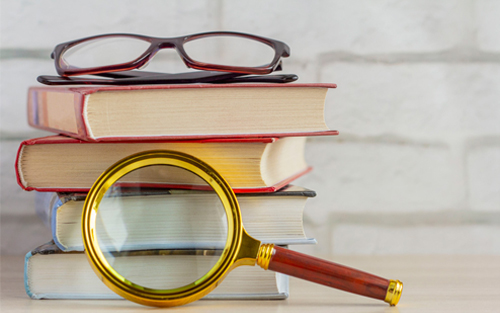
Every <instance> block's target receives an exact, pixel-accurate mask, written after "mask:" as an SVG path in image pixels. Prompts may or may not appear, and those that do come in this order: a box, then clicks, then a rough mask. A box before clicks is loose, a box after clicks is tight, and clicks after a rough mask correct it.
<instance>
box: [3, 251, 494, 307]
mask: <svg viewBox="0 0 500 313" xmlns="http://www.w3.org/2000/svg"><path fill="white" fill-rule="evenodd" d="M327 259H330V260H332V261H334V262H337V263H340V264H344V265H347V266H350V267H354V268H358V269H361V270H364V271H368V272H371V273H373V274H376V275H379V276H382V277H385V278H388V279H398V280H401V281H402V282H403V284H404V288H403V294H402V296H401V300H400V302H399V304H398V305H397V306H396V307H390V306H388V305H387V304H386V303H384V302H382V301H377V300H373V299H369V298H364V297H360V296H356V295H352V294H348V293H345V292H342V291H338V290H334V289H330V288H327V287H324V286H320V285H316V284H313V283H309V282H306V281H302V280H299V279H295V278H291V279H290V297H289V298H288V299H287V300H268V301H256V300H246V301H220V300H201V301H197V302H195V303H191V304H188V305H186V306H183V307H176V308H170V309H164V310H176V312H258V313H265V312H287V313H288V312H292V313H293V312H310V313H312V312H330V313H331V312H336V313H342V312H370V313H376V312H385V313H396V312H401V313H407V312H454V313H457V312H500V256H481V255H477V256H443V255H440V256H432V255H429V256H408V255H405V256H335V257H327ZM0 264H1V278H0V283H1V296H0V308H1V312H6V313H7V312H9V313H10V312H68V311H71V312H93V313H98V312H115V311H116V312H118V311H119V312H123V313H127V312H143V311H147V310H151V308H147V307H143V306H140V305H137V304H134V303H131V302H128V301H125V300H78V301H76V300H31V299H30V298H29V297H28V296H27V295H26V293H25V291H24V285H23V266H24V256H2V257H1V259H0Z"/></svg>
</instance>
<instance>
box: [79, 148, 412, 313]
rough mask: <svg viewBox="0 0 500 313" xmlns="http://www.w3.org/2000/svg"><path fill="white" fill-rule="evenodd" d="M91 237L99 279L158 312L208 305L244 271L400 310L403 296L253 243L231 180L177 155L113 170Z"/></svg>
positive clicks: (95, 208) (358, 274) (134, 159)
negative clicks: (257, 270)
mask: <svg viewBox="0 0 500 313" xmlns="http://www.w3.org/2000/svg"><path fill="white" fill-rule="evenodd" d="M173 187H175V189H173ZM82 232H83V242H84V247H85V252H86V254H87V258H88V260H89V262H90V264H91V266H92V268H93V270H94V271H95V273H96V274H97V275H98V276H99V278H100V279H101V280H102V281H103V282H104V283H105V284H106V285H107V286H108V287H109V288H110V289H112V290H113V291H114V292H116V293H117V294H118V295H120V296H122V297H123V298H125V299H128V300H131V301H134V302H137V303H140V304H143V305H148V306H159V307H170V306H178V305H183V304H187V303H190V302H192V301H195V300H198V299H200V298H202V297H204V296H205V295H207V294H208V293H210V292H211V291H212V290H213V289H214V288H216V287H217V285H219V284H220V283H221V282H222V280H223V278H224V277H225V276H226V275H227V274H228V273H229V272H230V271H231V270H233V269H234V268H236V267H238V266H242V265H252V266H253V265H255V264H257V265H259V266H260V267H262V268H263V269H265V270H272V271H277V272H280V273H283V274H287V275H290V276H294V277H298V278H302V279H306V280H309V281H312V282H316V283H319V284H322V285H326V286H329V287H333V288H337V289H341V290H344V291H347V292H352V293H355V294H359V295H363V296H367V297H371V298H375V299H380V300H383V301H385V302H387V303H389V304H390V305H396V304H397V303H398V301H399V298H400V297H401V292H402V289H403V284H402V283H401V282H400V281H397V280H388V279H385V278H381V277H378V276H375V275H372V274H368V273H365V272H362V271H359V270H356V269H353V268H349V267H346V266H343V265H340V264H336V263H332V262H329V261H325V260H321V259H318V258H315V257H311V256H308V255H305V254H302V253H298V252H295V251H291V250H288V249H286V248H282V247H278V246H275V245H274V244H269V243H266V244H262V243H261V242H260V241H259V240H256V239H254V238H252V237H251V236H250V235H248V234H247V232H246V231H245V229H244V227H243V223H242V218H241V213H240V208H239V205H238V201H237V199H236V196H235V194H234V192H233V191H232V189H231V187H230V185H229V184H228V183H227V182H226V181H225V179H224V178H223V177H222V176H221V175H220V174H219V173H218V172H217V171H216V170H214V169H213V168H212V167H211V166H210V165H208V164H207V163H205V162H203V161H201V160H200V159H198V158H195V157H193V156H191V155H188V154H184V153H180V152H176V151H168V150H154V151H145V152H141V153H137V154H134V155H131V156H129V157H127V158H125V159H122V160H121V161H119V162H117V163H115V164H114V165H112V166H111V167H110V168H108V169H107V170H106V171H105V172H104V173H103V174H102V175H101V176H100V177H99V178H98V179H97V181H96V182H95V183H94V185H93V186H92V188H91V190H90V192H89V194H88V195H87V198H86V200H85V205H84V209H83V214H82ZM242 284H244V282H242Z"/></svg>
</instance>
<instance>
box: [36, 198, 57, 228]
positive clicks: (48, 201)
mask: <svg viewBox="0 0 500 313" xmlns="http://www.w3.org/2000/svg"><path fill="white" fill-rule="evenodd" d="M56 198H57V199H58V197H57V194H56V193H54V192H36V193H35V213H36V215H37V216H38V217H39V218H40V220H42V222H43V224H44V225H45V226H47V227H48V228H49V229H50V228H51V224H52V222H51V215H52V214H51V213H52V210H51V208H52V207H53V204H54V203H55V201H57V199H56Z"/></svg>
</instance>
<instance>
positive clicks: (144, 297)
mask: <svg viewBox="0 0 500 313" xmlns="http://www.w3.org/2000/svg"><path fill="white" fill-rule="evenodd" d="M153 165H166V166H175V167H179V168H182V169H185V170H188V171H190V172H192V173H194V174H196V175H198V176H199V177H201V178H202V179H203V180H205V182H206V183H208V184H209V185H210V187H212V188H213V190H214V191H215V192H216V194H217V196H218V197H219V198H220V200H221V202H222V204H223V207H224V210H225V213H226V216H227V226H228V237H227V241H226V245H225V247H224V251H223V253H222V255H221V257H220V258H219V260H218V261H217V263H216V264H215V265H214V267H213V268H212V269H211V270H210V271H209V272H208V273H207V274H205V275H204V276H202V277H201V278H199V279H198V280H196V281H194V282H192V283H190V284H188V285H185V286H182V287H179V288H177V289H168V290H161V289H152V288H146V287H142V286H140V285H137V284H134V283H132V282H131V281H129V280H127V279H126V278H125V277H123V276H122V275H120V274H119V273H118V272H116V270H114V269H113V267H112V266H111V265H110V264H109V262H108V261H107V260H106V258H105V257H104V254H103V253H102V251H101V249H100V247H99V244H98V241H97V236H96V216H97V215H96V214H97V210H98V207H99V204H100V202H101V200H102V199H103V197H104V195H105V194H106V191H107V190H108V189H109V188H110V187H111V186H112V185H113V184H114V183H115V182H116V181H118V179H120V178H121V177H123V176H125V175H126V174H128V173H130V172H132V171H134V170H137V169H139V168H143V167H147V166H153ZM242 235H243V226H242V220H241V213H240V208H239V205H238V201H237V199H236V196H235V194H234V192H233V190H232V189H231V187H230V186H229V184H228V183H227V181H226V180H225V179H224V178H223V177H222V176H221V175H220V174H219V173H218V172H217V171H216V170H215V169H213V168H212V167H211V166H210V165H208V164H207V163H205V162H203V161H201V160H200V159H198V158H196V157H193V156H191V155H189V154H185V153H181V152H177V151H171V150H152V151H144V152H140V153H136V154H133V155H130V156H128V157H126V158H124V159H122V160H120V161H118V162H116V163H115V164H113V165H112V166H111V167H109V168H108V169H107V170H106V171H104V172H103V173H102V174H101V176H99V178H98V179H97V180H96V182H95V183H94V185H93V186H92V188H91V189H90V191H89V193H88V195H87V197H86V199H85V204H84V207H83V212H82V237H83V244H84V248H85V253H86V255H87V259H88V261H89V263H90V265H91V267H92V269H93V270H94V272H95V273H96V274H97V276H98V277H99V278H100V279H101V280H102V281H103V282H104V284H106V286H108V287H109V288H110V289H111V290H113V291H114V292H115V293H117V294H118V295H120V296H122V297H123V298H125V299H128V300H130V301H134V302H136V303H140V304H143V305H149V306H177V305H182V304H186V303H189V302H192V301H195V300H198V299H200V298H202V297H203V296H205V295H207V294H208V293H210V291H212V290H213V289H214V288H215V287H216V286H217V283H218V282H219V281H220V280H221V279H222V278H224V276H225V275H226V274H227V273H228V271H229V270H230V269H231V266H232V265H233V264H234V262H235V261H236V259H237V255H238V252H239V250H240V247H241V243H242Z"/></svg>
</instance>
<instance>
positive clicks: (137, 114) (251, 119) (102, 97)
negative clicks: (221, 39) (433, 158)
mask: <svg viewBox="0 0 500 313" xmlns="http://www.w3.org/2000/svg"><path fill="white" fill-rule="evenodd" d="M335 87H336V85H335V84H226V85H224V84H220V85H216V84H213V85H212V84H193V85H155V86H112V87H31V88H30V89H29V95H28V120H29V124H30V125H31V126H33V127H35V128H40V129H44V130H48V131H52V132H55V133H61V134H65V135H68V136H71V137H75V138H79V139H82V140H86V141H132V140H166V139H169V140H171V139H200V138H274V137H290V136H315V135H336V134H337V131H335V130H329V128H328V127H327V126H326V124H325V121H324V106H325V96H326V93H327V91H328V89H330V88H335Z"/></svg>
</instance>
